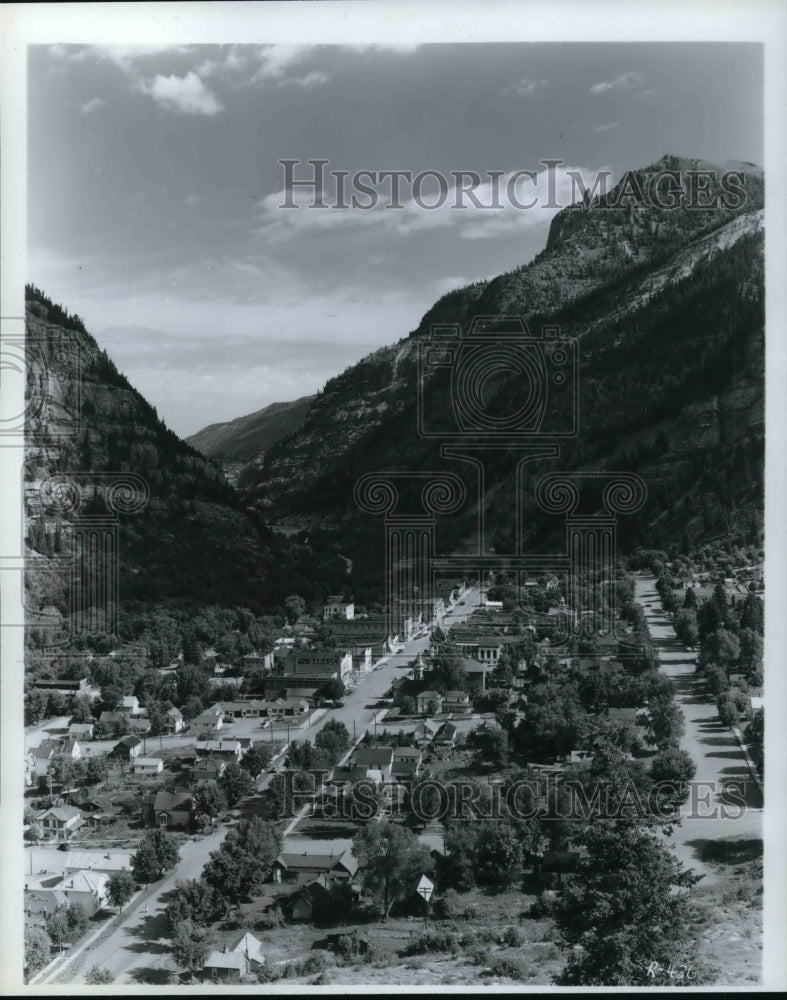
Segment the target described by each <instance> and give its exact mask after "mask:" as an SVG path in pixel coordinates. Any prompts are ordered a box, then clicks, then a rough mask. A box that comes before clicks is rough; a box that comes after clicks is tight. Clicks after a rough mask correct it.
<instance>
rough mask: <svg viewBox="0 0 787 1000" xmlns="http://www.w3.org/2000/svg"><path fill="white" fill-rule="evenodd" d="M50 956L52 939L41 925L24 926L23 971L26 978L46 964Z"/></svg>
mask: <svg viewBox="0 0 787 1000" xmlns="http://www.w3.org/2000/svg"><path fill="white" fill-rule="evenodd" d="M51 957H52V939H51V938H50V936H49V935H48V934H47V932H46V931H45V930H44V928H43V927H40V926H37V925H35V924H27V925H26V926H25V971H26V973H27V977H28V979H29V978H31V977H32V976H34V975H35V974H36V973H37V972H38V971H39V970H41V969H43V968H44V966H45V965H47V964H48V962H49V960H50V958H51Z"/></svg>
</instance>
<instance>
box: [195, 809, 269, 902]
mask: <svg viewBox="0 0 787 1000" xmlns="http://www.w3.org/2000/svg"><path fill="white" fill-rule="evenodd" d="M281 845H282V838H281V832H280V830H279V829H278V827H277V826H276V824H275V823H266V822H265V821H264V820H262V819H260V817H259V816H255V817H253V819H251V820H241V821H240V823H238V825H237V826H236V827H234V828H233V829H231V830H230V831H229V833H228V834H227V836H226V837H225V838H224V841H223V842H222V845H221V847H220V848H219V849H218V850H217V851H212V852H211V855H210V861H209V862H208V864H207V865H206V866H205V868H204V870H203V876H202V877H203V878H204V880H205V881H206V882H207V883H208V885H211V886H213V888H214V889H215V891H216V893H217V894H218V896H219V897H221V898H224V899H231V900H234V901H237V900H240V899H244V898H247V897H248V896H249V895H251V894H253V893H254V892H255V891H256V890H257V889H258V888H259V886H261V885H262V884H263V882H264V881H265V879H266V878H267V877H268V875H269V873H270V869H271V866H272V865H273V862H274V861H275V860H276V858H277V857H278V856H279V854H280V853H281Z"/></svg>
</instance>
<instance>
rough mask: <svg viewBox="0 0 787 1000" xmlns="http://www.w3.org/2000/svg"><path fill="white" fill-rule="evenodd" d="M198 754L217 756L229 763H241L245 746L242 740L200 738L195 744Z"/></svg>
mask: <svg viewBox="0 0 787 1000" xmlns="http://www.w3.org/2000/svg"><path fill="white" fill-rule="evenodd" d="M195 747H196V750H197V753H198V754H201V755H202V756H206V757H207V756H211V757H217V758H219V759H220V760H225V761H227V763H228V764H229V763H231V762H233V761H234V762H235V763H236V764H238V763H240V759H241V757H242V756H243V747H242V746H241V744H240V740H198V741H197V743H196V744H195Z"/></svg>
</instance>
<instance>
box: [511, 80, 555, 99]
mask: <svg viewBox="0 0 787 1000" xmlns="http://www.w3.org/2000/svg"><path fill="white" fill-rule="evenodd" d="M548 85H549V81H548V80H529V79H528V78H527V77H525V78H524V79H522V80H517V82H516V83H512V84H510V86H508V87H506V88H505V89H504V91H503V93H504V94H515V95H516V96H517V97H527V96H529V95H530V94H532V93H533V91H534V90H537V89H538V88H539V87H546V86H548Z"/></svg>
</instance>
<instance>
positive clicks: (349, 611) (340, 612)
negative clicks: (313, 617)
mask: <svg viewBox="0 0 787 1000" xmlns="http://www.w3.org/2000/svg"><path fill="white" fill-rule="evenodd" d="M322 617H323V621H333V620H334V619H336V618H342V619H344V620H345V621H352V620H353V619H354V618H355V605H354V604H353V603H351V602H350V601H345V600H344V599H343V598H342V595H341V594H338V595H334V596H332V597H329V598H327V600H326V602H325V604H324V605H323V608H322Z"/></svg>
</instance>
